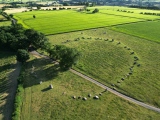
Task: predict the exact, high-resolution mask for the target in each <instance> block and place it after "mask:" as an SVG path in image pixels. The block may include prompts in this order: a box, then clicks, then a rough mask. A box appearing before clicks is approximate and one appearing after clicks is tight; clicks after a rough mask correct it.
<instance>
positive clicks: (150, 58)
mask: <svg viewBox="0 0 160 120" xmlns="http://www.w3.org/2000/svg"><path fill="white" fill-rule="evenodd" d="M105 32H106V34H104V33H105ZM81 37H84V38H86V39H81V40H79V41H74V40H75V39H76V38H81ZM90 37H92V39H87V38H90ZM48 38H49V39H50V41H51V42H52V43H53V44H65V45H67V46H70V47H76V48H77V49H78V50H79V51H81V54H82V56H81V58H80V60H79V62H78V64H77V65H76V66H75V67H74V68H76V69H78V70H80V71H82V72H83V73H85V74H88V75H89V76H92V77H93V78H95V79H97V80H98V81H100V82H102V83H105V84H107V85H108V86H110V87H112V86H111V84H115V85H116V86H117V90H118V91H121V92H123V93H125V94H127V95H129V96H132V97H134V98H136V99H138V100H141V101H144V102H146V103H149V104H152V105H154V106H158V107H160V102H159V99H160V96H159V92H158V91H160V88H159V85H160V83H159V72H160V71H159V67H158V66H160V62H159V52H160V51H159V47H160V45H159V44H158V43H155V42H152V41H147V40H145V39H140V38H136V37H133V36H130V35H126V34H123V33H118V32H114V31H111V30H109V29H97V30H96V31H95V30H86V31H83V34H81V32H72V33H66V34H59V35H54V36H49V37H48ZM95 38H102V40H95ZM107 38H108V39H109V41H111V39H114V40H115V41H114V42H109V41H104V39H107ZM66 40H70V42H67V43H65V41H66ZM118 42H121V44H120V45H117V43H118ZM125 46H126V47H127V48H124V47H125ZM128 48H130V50H128ZM133 51H134V52H135V53H134V55H130V53H131V52H133ZM134 56H137V57H138V58H139V60H138V61H137V63H136V65H135V66H134V68H133V75H131V76H129V78H126V77H125V76H126V75H127V74H128V73H129V72H130V67H131V66H133V63H134ZM138 64H140V65H141V66H140V67H137V65H138ZM121 78H125V80H124V81H123V82H122V81H121ZM118 81H119V82H120V84H119V83H117V82H118Z"/></svg>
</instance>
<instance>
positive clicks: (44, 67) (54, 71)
mask: <svg viewBox="0 0 160 120" xmlns="http://www.w3.org/2000/svg"><path fill="white" fill-rule="evenodd" d="M25 68H26V69H25V72H24V75H25V77H24V78H25V80H24V88H27V87H31V86H34V85H38V84H40V82H46V81H49V80H53V79H54V78H56V77H57V76H58V74H59V72H60V71H59V66H58V65H54V64H53V63H52V60H50V59H45V58H39V59H34V60H32V61H29V62H27V63H26V66H25ZM43 91H47V89H44V90H43Z"/></svg>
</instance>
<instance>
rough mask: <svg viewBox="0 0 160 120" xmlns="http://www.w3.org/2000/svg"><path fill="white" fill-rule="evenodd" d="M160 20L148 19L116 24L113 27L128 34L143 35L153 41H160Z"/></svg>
mask: <svg viewBox="0 0 160 120" xmlns="http://www.w3.org/2000/svg"><path fill="white" fill-rule="evenodd" d="M159 26H160V21H148V22H141V23H136V24H134V23H133V24H127V25H120V26H114V27H112V28H111V29H113V30H116V31H120V32H124V33H126V34H130V35H134V36H138V37H142V38H145V39H148V40H151V41H155V42H160V34H159V31H160V27H159Z"/></svg>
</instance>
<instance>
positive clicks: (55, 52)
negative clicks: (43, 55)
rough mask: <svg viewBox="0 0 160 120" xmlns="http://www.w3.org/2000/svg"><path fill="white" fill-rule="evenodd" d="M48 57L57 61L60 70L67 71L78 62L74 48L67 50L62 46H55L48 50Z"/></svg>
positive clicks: (77, 55) (77, 53)
mask: <svg viewBox="0 0 160 120" xmlns="http://www.w3.org/2000/svg"><path fill="white" fill-rule="evenodd" d="M49 54H50V57H51V58H53V59H55V60H58V61H59V65H60V68H61V69H62V70H68V69H69V68H70V67H72V65H73V64H75V63H76V62H77V60H78V57H79V55H80V53H79V52H78V51H77V50H76V49H75V48H68V47H66V46H64V45H55V46H54V48H53V49H51V50H50V53H49Z"/></svg>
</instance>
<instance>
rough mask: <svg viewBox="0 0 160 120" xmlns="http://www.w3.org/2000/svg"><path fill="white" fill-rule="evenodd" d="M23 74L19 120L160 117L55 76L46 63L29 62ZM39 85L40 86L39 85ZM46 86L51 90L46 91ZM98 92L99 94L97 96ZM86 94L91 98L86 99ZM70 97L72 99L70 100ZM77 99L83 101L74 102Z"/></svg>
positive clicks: (65, 75)
mask: <svg viewBox="0 0 160 120" xmlns="http://www.w3.org/2000/svg"><path fill="white" fill-rule="evenodd" d="M23 72H24V73H25V83H24V86H25V88H24V96H23V105H22V114H21V120H31V119H33V120H44V119H47V120H51V119H59V120H62V119H65V120H75V119H78V120H84V119H87V120H93V119H95V120H99V119H101V120H106V119H110V120H114V119H119V118H120V119H130V120H132V119H133V120H134V119H142V120H145V119H158V118H159V117H160V114H158V113H156V112H153V111H150V110H147V109H145V108H142V107H140V106H137V105H135V104H132V103H130V102H127V101H125V100H123V99H121V98H119V97H117V96H115V95H113V94H111V93H109V92H103V91H104V89H102V88H100V87H98V86H96V85H94V84H93V83H90V82H89V81H86V80H84V79H82V78H80V77H78V76H76V75H74V74H73V73H71V72H70V71H67V72H57V70H56V66H54V64H53V63H51V62H50V61H48V60H46V59H42V58H39V59H34V58H32V59H31V60H30V61H28V62H27V64H26V68H25V71H23ZM31 72H32V73H31ZM35 74H36V75H37V76H36V77H35ZM40 81H43V83H42V84H39V82H40ZM50 84H52V85H53V89H48V86H49V85H50ZM101 92H103V93H102V95H101V96H99V93H101ZM88 94H91V95H92V96H91V97H88ZM94 95H98V96H99V97H100V99H99V100H95V99H93V96H94ZM72 96H76V98H75V99H73V98H72ZM78 96H81V97H86V98H87V101H84V100H82V98H80V99H78V98H77V97H78ZM97 111H98V112H97Z"/></svg>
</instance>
